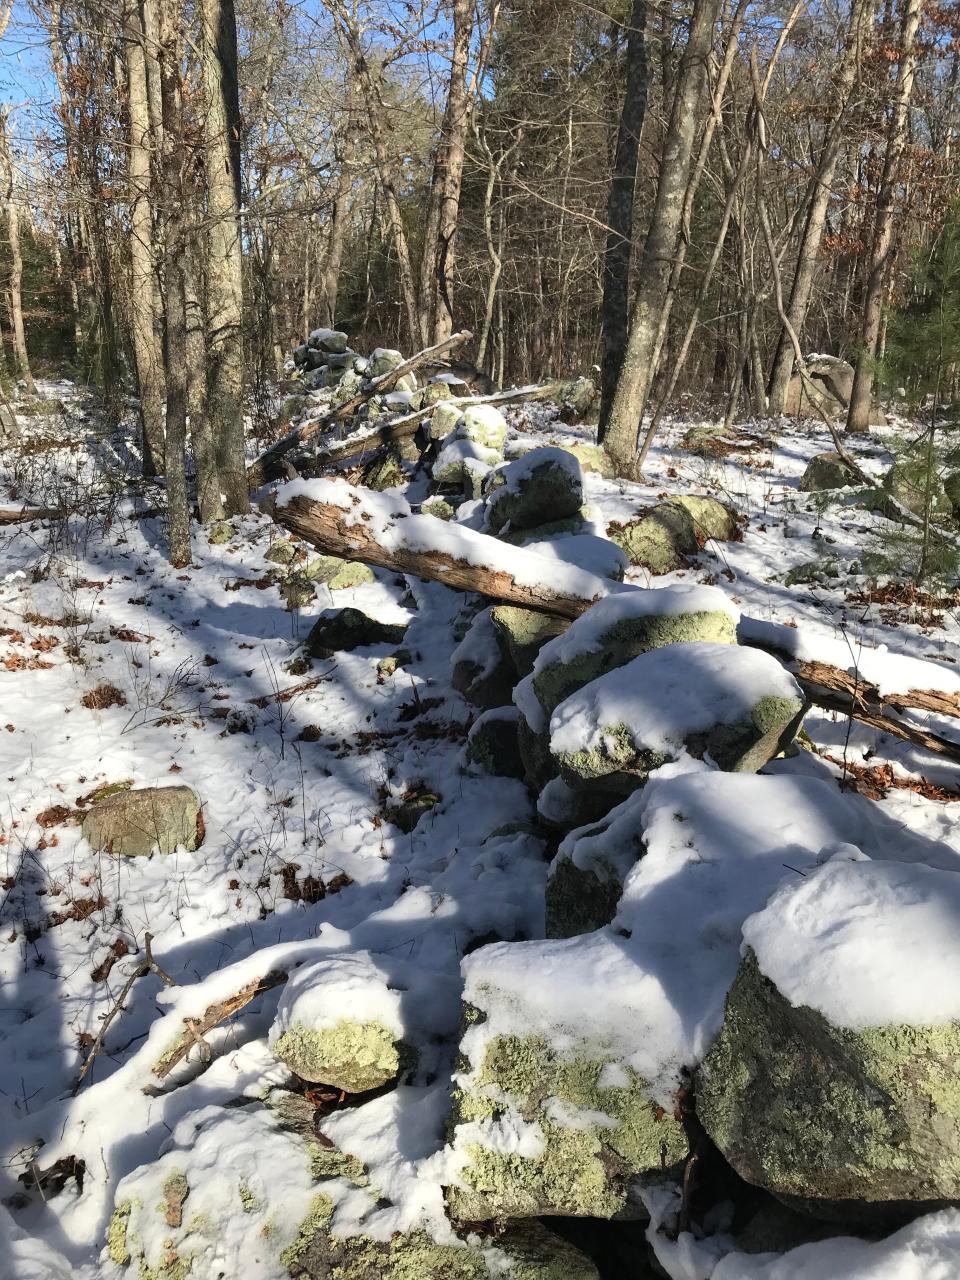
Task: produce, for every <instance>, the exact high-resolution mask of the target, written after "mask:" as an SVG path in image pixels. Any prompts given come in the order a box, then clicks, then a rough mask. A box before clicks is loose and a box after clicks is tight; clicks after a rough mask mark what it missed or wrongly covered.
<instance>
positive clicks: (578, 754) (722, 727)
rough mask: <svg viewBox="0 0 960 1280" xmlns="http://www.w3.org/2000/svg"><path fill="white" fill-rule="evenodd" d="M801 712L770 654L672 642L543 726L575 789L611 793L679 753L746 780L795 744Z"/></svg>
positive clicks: (587, 691)
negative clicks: (599, 790) (548, 727)
mask: <svg viewBox="0 0 960 1280" xmlns="http://www.w3.org/2000/svg"><path fill="white" fill-rule="evenodd" d="M804 707H805V704H804V700H803V694H802V693H801V691H800V687H799V685H798V684H797V682H796V680H794V678H793V676H791V675H790V674H789V673H788V672H787V671H785V670H784V668H783V667H782V666H781V665H780V663H779V662H778V661H777V660H776V658H773V657H771V656H770V655H769V654H766V653H763V652H761V651H759V650H753V649H744V648H741V647H740V646H738V645H731V644H710V643H703V642H691V643H680V644H671V645H667V646H666V647H664V648H660V649H654V650H651V651H649V652H647V653H643V654H640V655H639V657H636V658H634V659H632V660H631V661H630V662H628V663H626V664H625V665H624V666H622V667H618V668H616V669H615V670H613V671H608V672H605V673H604V674H603V675H602V676H598V677H597V679H595V680H592V681H591V682H590V683H589V684H586V685H584V686H582V687H581V688H580V689H578V690H577V691H576V693H573V694H571V696H570V697H569V698H566V699H565V700H564V701H563V702H561V703H560V705H559V706H558V707H557V708H556V710H555V711H554V713H553V715H552V716H551V719H550V752H551V754H552V756H553V758H554V759H555V760H556V762H557V765H558V767H559V769H560V772H561V775H562V776H563V777H564V778H565V779H566V780H567V781H568V782H569V783H571V785H573V786H574V787H586V786H594V787H600V788H602V789H604V790H608V791H612V792H614V793H615V794H619V795H629V794H630V792H632V791H635V790H636V788H637V787H638V786H640V785H641V784H642V783H643V782H645V781H646V779H647V777H648V776H649V775H650V773H651V772H652V771H653V770H654V769H658V768H660V766H661V765H664V764H667V763H669V762H670V761H672V760H677V759H679V758H681V757H682V756H684V755H689V756H693V757H695V758H697V759H703V758H707V759H709V760H710V761H712V762H713V763H714V764H715V765H716V766H717V767H718V768H720V769H723V770H725V771H726V772H729V773H754V772H756V771H757V770H758V769H760V768H762V767H763V765H765V764H766V763H767V762H768V760H770V759H772V758H773V756H775V755H776V754H778V752H780V751H782V750H783V749H784V747H785V746H786V745H787V744H788V742H789V741H790V740H791V739H792V738H793V735H794V734H795V732H796V730H797V728H799V724H800V720H801V718H802V715H803V712H804Z"/></svg>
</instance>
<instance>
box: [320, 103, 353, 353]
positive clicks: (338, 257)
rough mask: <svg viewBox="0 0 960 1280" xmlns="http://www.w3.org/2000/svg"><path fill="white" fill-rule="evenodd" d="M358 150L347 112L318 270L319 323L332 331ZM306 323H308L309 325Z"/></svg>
mask: <svg viewBox="0 0 960 1280" xmlns="http://www.w3.org/2000/svg"><path fill="white" fill-rule="evenodd" d="M356 149H357V139H356V122H355V121H354V119H353V112H352V111H351V112H349V115H348V119H347V125H346V129H345V131H344V138H343V145H342V147H341V150H340V172H339V174H338V175H337V191H336V195H335V196H334V200H333V208H332V209H331V210H330V232H329V235H328V237H327V247H326V251H325V253H324V255H323V264H322V266H321V267H320V323H321V324H323V325H326V326H327V327H328V328H333V326H334V325H335V324H336V323H337V296H338V294H339V291H340V264H341V262H342V261H343V246H344V243H345V242H346V238H347V215H348V213H349V206H350V192H351V189H352V187H353V176H354V175H353V160H354V155H355V154H356ZM308 323H309V322H308Z"/></svg>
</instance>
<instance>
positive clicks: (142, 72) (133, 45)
mask: <svg viewBox="0 0 960 1280" xmlns="http://www.w3.org/2000/svg"><path fill="white" fill-rule="evenodd" d="M124 55H125V61H126V68H127V115H128V118H129V128H130V141H129V151H128V159H127V185H128V192H129V198H130V239H129V244H130V328H131V337H132V342H133V358H134V363H135V365H136V370H137V384H138V387H139V391H140V417H141V420H142V423H143V470H144V474H145V475H156V474H157V472H158V471H159V470H160V469H161V467H162V466H163V401H164V386H163V351H162V349H161V345H160V336H159V325H158V317H157V315H156V309H155V303H156V292H155V288H154V243H155V242H154V228H153V212H152V207H151V194H152V193H151V177H150V166H151V155H152V153H153V151H154V143H153V133H152V129H151V119H150V104H149V97H148V93H147V67H146V57H145V49H144V31H143V25H142V22H141V18H140V14H139V12H138V9H137V6H136V3H135V0H127V9H126V13H125V15H124Z"/></svg>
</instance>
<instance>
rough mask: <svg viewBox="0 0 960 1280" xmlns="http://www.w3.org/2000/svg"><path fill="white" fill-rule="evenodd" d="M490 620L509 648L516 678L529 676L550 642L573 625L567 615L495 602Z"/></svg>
mask: <svg viewBox="0 0 960 1280" xmlns="http://www.w3.org/2000/svg"><path fill="white" fill-rule="evenodd" d="M490 621H491V622H492V624H493V629H494V631H495V632H496V635H497V638H498V640H499V641H500V645H501V648H504V647H505V648H506V652H507V654H508V655H509V657H510V661H511V662H512V663H513V667H514V671H515V673H516V676H517V678H520V677H522V676H526V675H529V674H530V672H531V671H532V670H533V663H534V660H535V659H536V656H537V654H538V653H539V652H540V650H541V649H542V648H543V646H544V645H545V644H546V643H547V641H548V640H552V639H553V638H554V637H555V636H559V635H562V634H563V633H564V631H566V630H567V628H568V627H569V626H570V622H569V620H568V619H566V618H558V617H556V616H555V615H554V614H549V613H539V612H538V611H537V610H536V609H523V608H520V606H519V605H511V604H498V605H494V607H493V609H492V610H491V612H490Z"/></svg>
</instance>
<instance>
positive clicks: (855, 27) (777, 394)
mask: <svg viewBox="0 0 960 1280" xmlns="http://www.w3.org/2000/svg"><path fill="white" fill-rule="evenodd" d="M873 11H874V0H855V3H854V7H853V11H852V13H851V15H850V35H849V38H848V40H847V43H846V47H845V48H844V52H843V57H842V59H841V62H840V67H839V70H838V73H837V79H836V83H835V86H834V91H833V97H834V101H835V106H834V109H833V114H832V115H831V116H830V118H829V121H828V123H827V126H826V130H825V134H824V139H823V147H822V149H821V152H820V160H819V163H818V165H817V171H816V173H815V175H814V179H813V192H812V195H811V200H810V207H809V210H808V212H807V218H806V222H805V224H804V228H803V234H802V236H801V239H800V245H799V247H798V250H797V265H796V269H795V272H794V277H793V284H792V286H791V288H790V298H789V301H788V303H787V315H788V317H789V319H790V323H791V324H792V325H793V328H794V331H795V332H796V333H797V335H798V336H800V335H802V333H803V326H804V323H805V321H806V318H807V310H808V308H809V306H810V295H811V292H812V290H813V280H814V275H815V274H816V265H817V255H818V253H819V252H820V244H821V242H822V240H823V232H824V229H825V227H826V224H827V209H828V208H829V205H830V197H831V195H832V194H833V179H834V175H835V173H836V170H837V161H838V160H839V158H840V152H841V150H842V148H843V142H844V139H845V137H846V132H847V119H846V116H847V109H848V107H849V105H850V101H851V97H852V93H853V90H854V87H855V85H856V83H857V81H858V80H859V77H860V66H861V60H862V53H863V44H864V41H865V39H866V37H867V35H868V32H869V27H870V21H871V19H872V16H873ZM792 373H793V345H792V343H791V342H790V338H789V336H788V335H787V332H786V330H785V329H784V328H782V327H781V329H780V336H779V338H778V339H777V347H776V351H775V352H774V357H773V364H772V366H771V369H770V381H769V384H768V388H767V398H768V412H769V413H770V415H771V416H772V417H779V416H780V415H781V414H782V413H783V411H784V405H785V404H786V399H787V391H788V388H789V386H790V378H791V375H792Z"/></svg>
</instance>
